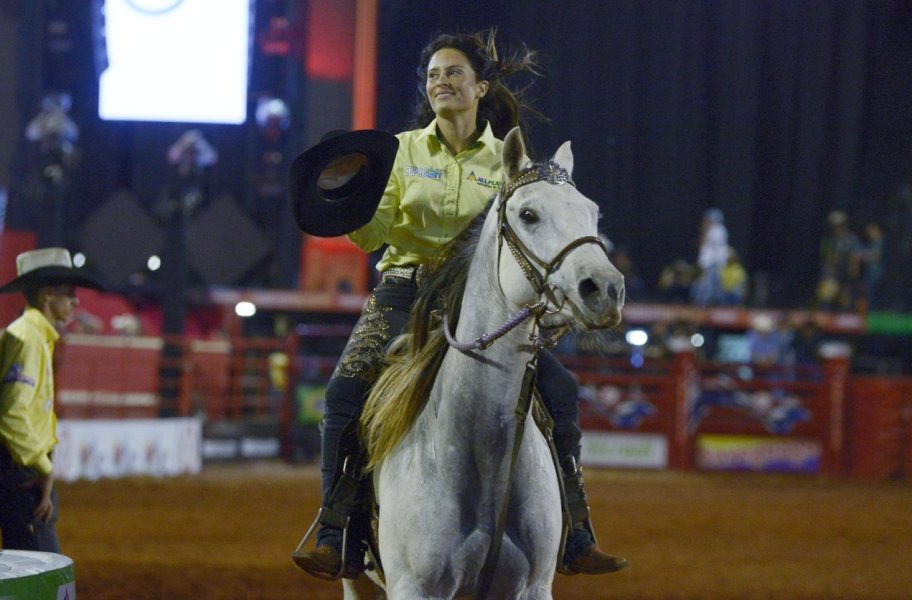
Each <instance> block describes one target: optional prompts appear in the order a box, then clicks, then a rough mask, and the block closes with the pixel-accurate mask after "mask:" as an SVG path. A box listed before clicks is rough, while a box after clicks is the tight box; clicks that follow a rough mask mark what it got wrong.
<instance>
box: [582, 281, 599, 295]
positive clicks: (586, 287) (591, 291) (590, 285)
mask: <svg viewBox="0 0 912 600" xmlns="http://www.w3.org/2000/svg"><path fill="white" fill-rule="evenodd" d="M598 292H599V289H598V286H597V285H596V284H595V282H594V281H592V280H591V279H584V280H583V281H581V282H580V284H579V293H580V296H581V297H582V298H592V297H593V295H595V296H597V295H598Z"/></svg>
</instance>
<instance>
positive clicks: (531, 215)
mask: <svg viewBox="0 0 912 600" xmlns="http://www.w3.org/2000/svg"><path fill="white" fill-rule="evenodd" d="M519 218H520V220H522V222H523V223H528V224H530V225H531V224H532V223H538V213H537V212H535V211H534V210H532V209H531V208H524V209H522V210H521V211H519Z"/></svg>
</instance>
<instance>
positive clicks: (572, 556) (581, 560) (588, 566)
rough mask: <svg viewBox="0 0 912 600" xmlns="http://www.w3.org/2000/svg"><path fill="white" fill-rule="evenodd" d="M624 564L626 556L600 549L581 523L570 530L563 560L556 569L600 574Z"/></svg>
mask: <svg viewBox="0 0 912 600" xmlns="http://www.w3.org/2000/svg"><path fill="white" fill-rule="evenodd" d="M571 548H572V550H571ZM626 566H627V559H626V558H623V557H620V556H612V555H611V554H608V553H606V552H603V551H602V550H600V549H599V547H598V544H596V543H595V541H594V539H593V537H592V535H591V533H590V532H589V530H588V529H587V528H586V527H585V526H583V525H577V526H576V527H574V528H573V530H572V531H571V532H570V538H569V539H568V540H567V550H566V551H565V553H564V562H563V564H562V565H561V567H560V568H559V569H558V571H559V572H560V573H562V574H563V575H576V574H578V573H582V574H585V575H602V574H604V573H614V572H615V571H620V570H621V569H623V568H625V567H626Z"/></svg>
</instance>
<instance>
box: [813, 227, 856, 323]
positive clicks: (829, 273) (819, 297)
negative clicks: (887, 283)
mask: <svg viewBox="0 0 912 600" xmlns="http://www.w3.org/2000/svg"><path fill="white" fill-rule="evenodd" d="M827 225H828V226H829V232H828V233H827V235H826V236H824V238H823V241H822V242H821V246H820V279H819V281H818V284H817V291H816V297H815V301H816V305H817V306H818V307H819V308H827V309H847V308H849V306H850V305H851V300H852V298H851V287H852V280H853V279H854V278H856V277H857V275H858V270H857V261H856V260H855V256H856V254H857V252H858V250H859V249H860V247H861V245H860V242H859V240H858V236H857V235H856V234H855V232H853V231H852V230H851V229H850V228H849V219H848V217H847V216H846V214H845V213H844V212H843V211H841V210H834V211H833V212H831V213H830V214H829V215H828V216H827Z"/></svg>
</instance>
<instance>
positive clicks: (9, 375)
mask: <svg viewBox="0 0 912 600" xmlns="http://www.w3.org/2000/svg"><path fill="white" fill-rule="evenodd" d="M0 383H24V384H25V385H29V386H32V387H35V379H34V378H32V377H29V376H28V375H26V374H25V370H24V369H23V367H22V363H13V364H12V366H10V369H9V371H7V372H6V375H4V376H3V379H2V380H0Z"/></svg>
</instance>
